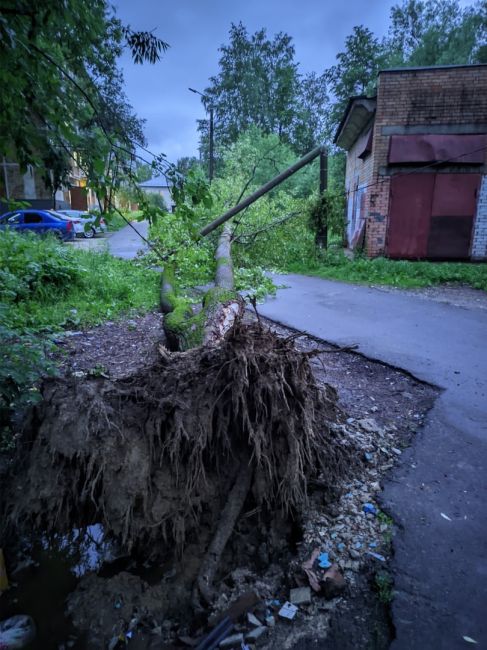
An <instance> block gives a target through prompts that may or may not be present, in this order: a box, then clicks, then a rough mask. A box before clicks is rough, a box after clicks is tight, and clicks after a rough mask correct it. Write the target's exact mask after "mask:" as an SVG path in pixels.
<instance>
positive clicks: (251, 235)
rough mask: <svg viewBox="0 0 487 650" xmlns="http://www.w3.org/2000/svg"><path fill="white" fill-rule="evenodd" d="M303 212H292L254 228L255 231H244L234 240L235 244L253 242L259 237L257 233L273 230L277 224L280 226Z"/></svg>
mask: <svg viewBox="0 0 487 650" xmlns="http://www.w3.org/2000/svg"><path fill="white" fill-rule="evenodd" d="M300 214H302V213H301V212H290V213H289V214H287V215H286V216H285V217H282V219H276V220H275V221H271V223H268V224H267V225H266V226H263V227H262V228H258V229H257V230H254V231H253V232H243V233H242V234H241V235H238V236H237V237H235V238H234V239H233V242H234V243H235V244H244V245H248V244H252V243H253V242H254V240H255V238H256V237H257V235H260V234H261V233H263V232H266V231H267V230H271V229H272V228H275V227H276V226H280V225H281V224H283V223H286V221H289V219H292V218H293V217H296V216H298V215H300ZM246 239H249V241H245V240H246Z"/></svg>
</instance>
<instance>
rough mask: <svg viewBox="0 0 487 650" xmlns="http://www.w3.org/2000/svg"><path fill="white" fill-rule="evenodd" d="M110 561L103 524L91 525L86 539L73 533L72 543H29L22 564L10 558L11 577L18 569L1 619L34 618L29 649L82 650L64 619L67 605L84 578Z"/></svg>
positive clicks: (3, 598) (0, 603) (81, 642)
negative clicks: (35, 629)
mask: <svg viewBox="0 0 487 650" xmlns="http://www.w3.org/2000/svg"><path fill="white" fill-rule="evenodd" d="M112 557H113V550H112V549H111V548H110V547H109V546H108V545H107V544H106V543H104V542H103V531H102V529H101V527H100V526H90V527H89V528H88V531H87V535H85V536H84V537H83V538H82V539H81V537H80V534H79V532H78V531H73V534H72V535H71V536H70V538H69V539H68V538H61V539H58V540H51V541H48V540H46V539H41V540H37V541H35V542H33V543H29V544H28V545H27V548H26V553H25V558H24V559H22V560H21V561H20V562H17V561H14V560H10V561H9V557H8V556H7V560H6V561H7V573H8V572H9V566H12V565H15V564H17V565H18V566H17V569H16V570H14V572H13V573H11V574H10V575H9V583H10V589H9V590H8V591H7V592H5V593H4V594H3V595H2V596H1V598H0V620H4V619H6V618H9V617H10V616H14V615H16V614H28V615H29V616H32V618H33V619H34V621H35V623H36V627H37V634H36V638H35V641H33V643H31V644H30V645H29V646H28V647H29V648H30V649H32V650H51V649H53V650H58V649H59V648H63V647H64V648H66V649H67V648H72V649H73V650H82V649H83V648H85V642H84V639H83V638H81V637H80V636H79V634H78V633H76V632H75V630H74V629H73V627H72V625H71V623H70V622H69V620H68V619H67V618H66V617H65V601H66V598H67V596H68V595H69V594H70V593H71V592H72V591H73V590H74V589H75V587H76V585H77V583H78V580H79V578H80V577H82V576H83V575H84V574H85V573H86V572H88V571H95V570H98V569H99V568H100V567H101V566H102V564H103V562H104V561H105V560H107V559H112Z"/></svg>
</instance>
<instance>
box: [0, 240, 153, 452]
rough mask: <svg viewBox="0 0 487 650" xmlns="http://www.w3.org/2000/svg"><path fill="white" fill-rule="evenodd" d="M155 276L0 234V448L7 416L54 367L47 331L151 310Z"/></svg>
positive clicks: (31, 397)
mask: <svg viewBox="0 0 487 650" xmlns="http://www.w3.org/2000/svg"><path fill="white" fill-rule="evenodd" d="M158 286H159V275H158V273H157V272H155V271H151V270H149V269H146V268H139V267H137V266H136V265H135V264H133V263H132V262H128V261H126V260H121V259H115V258H113V257H112V256H111V255H109V254H108V253H107V252H102V253H90V252H88V251H82V250H76V249H72V248H69V247H68V246H66V245H62V244H60V243H59V242H58V241H57V240H55V239H54V238H52V239H51V238H49V237H46V238H41V237H38V236H36V235H28V234H22V235H19V234H18V233H15V232H9V231H2V233H0V446H5V445H6V444H8V443H9V440H10V434H9V426H10V422H11V418H12V417H13V414H14V413H15V412H16V411H17V410H19V409H22V408H24V407H26V406H28V405H29V404H31V403H33V402H35V401H36V400H37V398H38V393H37V390H36V388H35V384H36V382H37V381H38V379H39V378H40V377H41V376H43V375H45V374H52V373H54V366H53V364H52V363H51V361H50V360H49V358H48V356H47V352H48V351H49V349H50V347H51V346H50V343H49V337H50V335H51V334H52V333H53V332H59V331H60V330H62V329H70V328H73V327H74V328H79V327H83V326H87V325H94V324H97V323H100V322H102V321H103V320H106V319H108V318H116V317H118V316H120V315H122V314H128V313H131V312H137V311H139V310H144V311H146V310H147V309H151V308H155V307H156V305H157V303H158Z"/></svg>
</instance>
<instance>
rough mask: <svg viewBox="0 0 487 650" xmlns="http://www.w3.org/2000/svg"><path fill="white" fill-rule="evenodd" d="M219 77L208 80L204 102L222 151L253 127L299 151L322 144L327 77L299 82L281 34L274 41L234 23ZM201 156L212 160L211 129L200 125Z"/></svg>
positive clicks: (292, 54) (291, 54) (291, 51)
mask: <svg viewBox="0 0 487 650" xmlns="http://www.w3.org/2000/svg"><path fill="white" fill-rule="evenodd" d="M220 52H221V57H220V61H219V72H218V74H217V75H216V76H214V77H212V78H211V79H210V85H209V86H208V88H206V90H205V95H204V97H203V103H204V105H205V107H206V108H207V109H209V107H210V106H211V107H213V109H214V111H215V141H216V143H217V147H218V148H219V150H220V154H219V155H220V156H221V155H222V149H223V150H225V149H226V147H228V146H229V145H231V144H233V143H235V142H236V141H237V140H238V138H239V137H240V135H241V134H242V133H243V132H245V131H247V130H248V129H249V128H250V127H252V126H254V127H257V128H258V129H259V130H260V131H262V132H263V133H264V134H270V133H274V134H276V135H277V136H278V137H279V139H280V140H281V141H282V142H286V143H288V144H290V145H292V147H293V149H294V150H295V151H297V152H305V151H307V150H308V148H309V147H310V146H311V147H312V146H314V145H315V143H316V142H318V141H319V140H320V139H321V135H322V131H323V119H324V118H323V116H324V115H325V111H324V106H325V104H326V102H327V95H326V87H325V83H324V78H323V77H322V76H319V75H316V74H314V73H312V74H309V75H306V76H305V77H304V78H301V75H300V74H299V72H298V65H297V63H296V61H295V51H294V45H293V43H292V38H291V37H290V36H289V35H288V34H285V33H283V32H280V33H278V34H276V35H275V36H274V37H273V38H272V39H271V38H269V37H268V35H267V32H266V30H265V29H260V30H258V31H257V32H255V33H254V34H249V33H248V31H247V29H246V27H245V26H244V25H243V24H242V23H239V24H238V25H235V24H232V26H231V28H230V32H229V43H228V44H227V45H222V46H221V47H220ZM199 129H200V133H201V148H202V153H203V157H205V158H206V157H207V155H208V125H207V123H206V122H201V123H200V127H199Z"/></svg>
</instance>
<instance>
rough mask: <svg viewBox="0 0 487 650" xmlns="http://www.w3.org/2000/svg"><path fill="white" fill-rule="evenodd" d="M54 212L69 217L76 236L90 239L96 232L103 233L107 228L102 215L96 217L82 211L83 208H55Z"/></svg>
mask: <svg viewBox="0 0 487 650" xmlns="http://www.w3.org/2000/svg"><path fill="white" fill-rule="evenodd" d="M53 212H54V211H53ZM54 214H60V215H62V217H63V218H65V219H69V220H70V221H71V222H72V224H73V226H74V232H75V234H76V235H77V236H78V237H86V239H91V238H92V237H94V236H95V235H96V234H97V233H104V232H106V230H107V226H106V223H105V219H103V217H99V216H98V217H97V216H96V215H94V214H91V213H89V212H83V210H56V211H55V212H54Z"/></svg>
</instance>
